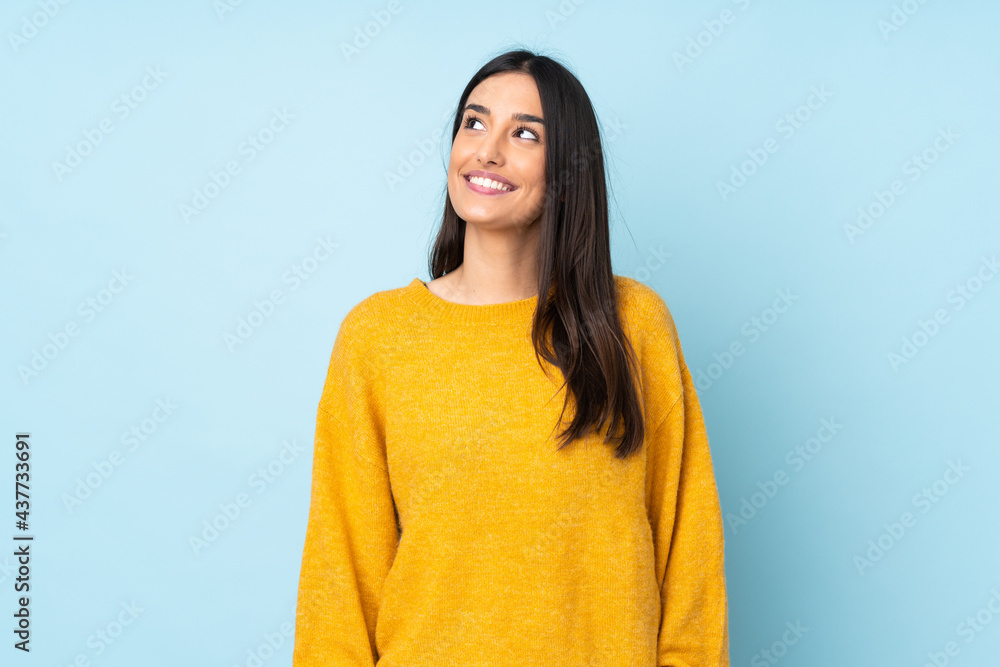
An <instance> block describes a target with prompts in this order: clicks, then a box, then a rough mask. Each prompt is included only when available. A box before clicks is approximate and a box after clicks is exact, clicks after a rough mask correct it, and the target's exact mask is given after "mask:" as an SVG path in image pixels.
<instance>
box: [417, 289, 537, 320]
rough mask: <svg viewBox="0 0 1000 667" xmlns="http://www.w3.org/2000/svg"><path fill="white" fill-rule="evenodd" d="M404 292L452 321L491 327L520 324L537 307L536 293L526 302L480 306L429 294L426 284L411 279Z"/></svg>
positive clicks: (433, 311) (520, 300)
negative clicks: (508, 323)
mask: <svg viewBox="0 0 1000 667" xmlns="http://www.w3.org/2000/svg"><path fill="white" fill-rule="evenodd" d="M406 289H407V291H408V292H409V293H410V295H411V296H412V297H413V298H414V299H415V300H416V302H417V303H418V304H419V305H420V306H421V307H422V308H424V309H426V310H427V311H429V312H432V313H435V314H437V315H441V316H444V317H446V318H448V319H450V320H452V321H455V322H462V321H467V322H478V323H493V324H502V323H505V322H523V321H525V319H526V318H528V317H530V316H531V315H532V314H533V313H534V312H535V307H536V306H537V304H538V295H537V294H536V295H534V296H530V297H528V298H527V299H519V300H517V301H505V302H503V303H490V304H481V305H472V304H466V303H455V302H454V301H448V300H447V299H442V298H441V297H439V296H438V295H436V294H434V293H433V292H431V290H430V288H428V287H427V283H425V282H424V281H422V280H421V279H420V278H414V279H413V281H412V282H411V283H410V284H409V285H408V286H407V288H406Z"/></svg>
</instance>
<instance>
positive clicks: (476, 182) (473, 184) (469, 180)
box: [464, 176, 517, 195]
mask: <svg viewBox="0 0 1000 667" xmlns="http://www.w3.org/2000/svg"><path fill="white" fill-rule="evenodd" d="M464 178H465V183H466V185H468V187H469V189H470V190H472V191H473V192H478V193H479V194H481V195H506V194H509V193H511V192H513V191H514V190H516V189H517V188H512V187H511V186H509V185H507V184H506V183H500V182H498V181H494V180H493V179H490V178H483V177H482V176H465V177H464Z"/></svg>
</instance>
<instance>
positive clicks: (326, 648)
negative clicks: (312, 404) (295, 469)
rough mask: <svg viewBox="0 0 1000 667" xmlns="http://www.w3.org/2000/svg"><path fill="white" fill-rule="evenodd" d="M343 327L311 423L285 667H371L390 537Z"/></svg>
mask: <svg viewBox="0 0 1000 667" xmlns="http://www.w3.org/2000/svg"><path fill="white" fill-rule="evenodd" d="M346 331H347V330H346V328H345V327H343V326H342V328H341V332H340V334H338V338H337V342H336V343H335V344H334V351H333V355H332V358H331V362H330V370H329V373H328V375H327V380H326V386H325V387H324V390H323V397H322V398H321V400H320V406H319V410H318V413H317V419H316V441H315V447H314V450H313V473H312V492H311V493H312V495H311V499H310V506H309V520H308V524H307V528H306V538H305V546H304V548H303V552H302V569H301V572H300V575H299V591H298V602H297V606H296V614H295V648H294V653H293V657H292V664H293V665H294V667H314V666H315V667H319V666H320V665H322V666H324V667H327V666H330V665H350V666H351V667H362V666H365V665H367V666H369V667H371V666H374V665H375V663H376V661H377V660H378V655H377V651H376V646H375V621H376V616H377V613H378V608H379V601H380V599H381V594H382V584H383V582H384V581H385V577H386V575H387V574H388V572H389V568H390V567H391V566H392V562H393V559H394V558H395V554H396V548H397V545H398V540H399V532H398V529H397V523H396V508H395V505H394V502H393V497H392V491H391V489H390V485H389V473H388V472H387V466H386V461H385V448H384V445H383V444H382V442H381V437H382V436H381V435H380V433H381V431H380V428H379V426H378V423H379V420H378V418H377V414H376V412H377V411H376V410H375V406H376V405H377V401H376V400H375V398H374V396H373V395H372V390H371V385H370V383H369V382H367V380H366V375H367V373H366V372H365V370H364V369H365V368H366V364H365V362H364V358H365V356H366V355H364V354H352V353H351V352H350V350H349V348H351V347H352V346H353V344H352V342H351V337H350V336H349V335H348V334H347V333H346Z"/></svg>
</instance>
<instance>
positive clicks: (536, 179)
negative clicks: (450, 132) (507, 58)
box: [448, 72, 545, 229]
mask: <svg viewBox="0 0 1000 667" xmlns="http://www.w3.org/2000/svg"><path fill="white" fill-rule="evenodd" d="M461 113H462V114H463V116H462V122H461V125H460V126H459V129H458V134H456V135H455V140H454V142H452V145H451V161H450V164H449V165H448V195H449V196H450V197H451V204H452V206H454V207H455V211H456V212H457V213H458V216H459V217H460V218H462V219H463V220H465V221H466V222H467V223H469V224H474V225H476V226H480V227H485V228H493V229H497V228H501V227H509V226H515V227H527V226H529V225H531V224H532V223H534V222H535V221H536V220H538V218H539V216H541V212H542V204H543V200H544V197H545V128H544V125H543V123H542V101H541V99H539V97H538V88H537V86H536V85H535V80H534V79H533V78H532V77H531V76H530V75H528V74H525V73H523V72H503V73H502V74H494V75H493V76H491V77H489V78H486V79H484V80H483V81H481V82H480V83H479V85H477V86H476V87H475V88H473V89H472V92H471V93H469V98H468V100H467V101H466V105H465V108H464V109H462V110H461ZM477 176H482V177H486V178H489V179H492V180H494V181H499V182H500V183H502V184H503V185H504V189H503V190H497V189H494V188H493V187H490V185H491V184H490V183H489V182H488V181H487V182H485V183H483V181H480V180H479V178H477ZM470 177H473V178H474V179H475V181H476V182H472V181H469V178H470Z"/></svg>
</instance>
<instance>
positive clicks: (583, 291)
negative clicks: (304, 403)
mask: <svg viewBox="0 0 1000 667" xmlns="http://www.w3.org/2000/svg"><path fill="white" fill-rule="evenodd" d="M609 236H610V235H609V229H608V210H607V192H606V185H605V173H604V161H603V158H602V152H601V141H600V134H599V130H598V124H597V120H596V117H595V114H594V111H593V107H592V105H591V103H590V99H589V97H588V96H587V94H586V92H585V91H584V89H583V87H582V86H581V84H580V82H579V81H578V80H577V78H576V77H575V76H573V74H572V73H570V72H569V71H568V70H567V69H566V68H565V67H564V66H562V65H561V64H559V63H558V62H556V61H554V60H553V59H550V58H548V57H545V56H541V55H535V54H533V53H531V52H528V51H512V52H509V53H505V54H503V55H500V56H498V57H496V58H494V59H493V60H491V61H490V62H488V63H487V64H486V65H485V66H483V67H482V69H480V70H479V71H478V72H477V73H476V75H475V76H473V77H472V80H471V81H470V82H469V84H468V85H467V86H466V88H465V90H464V92H463V93H462V96H461V99H460V100H459V104H458V109H457V111H456V116H455V122H454V126H453V128H452V144H451V159H450V163H449V166H448V179H447V196H446V198H445V205H444V220H443V223H442V226H441V230H440V233H439V234H438V236H437V240H436V242H435V245H434V248H433V251H432V255H431V258H430V274H431V276H432V278H433V280H431V281H430V282H427V283H425V282H423V281H421V280H419V279H416V278H415V279H414V280H413V281H412V282H410V284H409V285H407V286H405V287H400V288H397V289H392V290H386V291H382V292H378V293H376V294H374V295H372V296H370V297H368V298H367V299H365V300H364V301H362V302H361V303H359V304H357V305H356V306H354V307H353V308H352V309H351V311H350V312H349V313H348V314H347V316H346V317H345V318H344V320H343V322H342V324H341V326H340V330H339V333H338V334H337V338H336V341H335V343H334V346H333V354H332V357H331V360H330V365H329V370H328V373H327V377H326V384H325V386H324V389H323V393H322V396H321V398H320V402H319V410H318V418H317V424H316V442H315V450H314V457H313V479H312V499H311V504H310V510H309V520H308V527H307V531H306V538H305V547H304V550H303V555H302V569H301V575H300V584H299V592H298V606H297V610H296V629H295V648H294V658H293V664H294V665H295V667H307V666H314V665H315V666H317V667H318V666H319V665H324V666H325V665H338V666H339V665H343V666H345V667H346V666H348V665H350V666H352V667H362V666H365V667H372V666H374V665H378V667H425V666H426V667H429V666H434V667H441V666H448V667H465V666H473V665H477V666H478V665H491V666H492V665H503V666H510V667H527V666H531V665H539V666H542V665H544V666H545V667H570V666H572V667H582V666H590V667H598V666H606V667H665V666H667V665H671V666H676V667H695V666H697V667H709V666H711V667H720V666H723V665H725V666H728V665H729V648H728V623H727V600H726V586H725V567H724V544H723V529H722V518H721V512H720V507H719V499H718V494H717V489H716V484H715V478H714V474H713V467H712V459H711V454H710V451H709V446H708V440H707V437H706V433H705V427H704V424H703V421H702V413H701V409H700V406H699V402H698V397H697V394H696V393H695V388H694V385H693V383H692V380H691V373H690V372H689V370H688V368H687V366H686V364H685V362H684V357H683V354H682V352H681V347H680V342H679V340H678V335H677V330H676V328H675V326H674V322H673V320H672V318H671V315H670V312H669V310H668V309H667V306H666V304H665V303H664V301H663V299H662V298H661V297H660V296H659V295H658V294H657V293H656V292H655V291H653V290H652V289H651V288H649V287H647V286H646V285H644V284H642V283H640V282H638V281H635V280H632V279H630V278H626V277H622V276H618V275H614V274H613V273H612V269H611V253H610V242H609ZM542 295H544V296H542ZM540 297H541V298H540ZM566 415H569V416H571V419H570V420H568V422H567V421H565V420H564V417H565V416H566Z"/></svg>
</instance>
